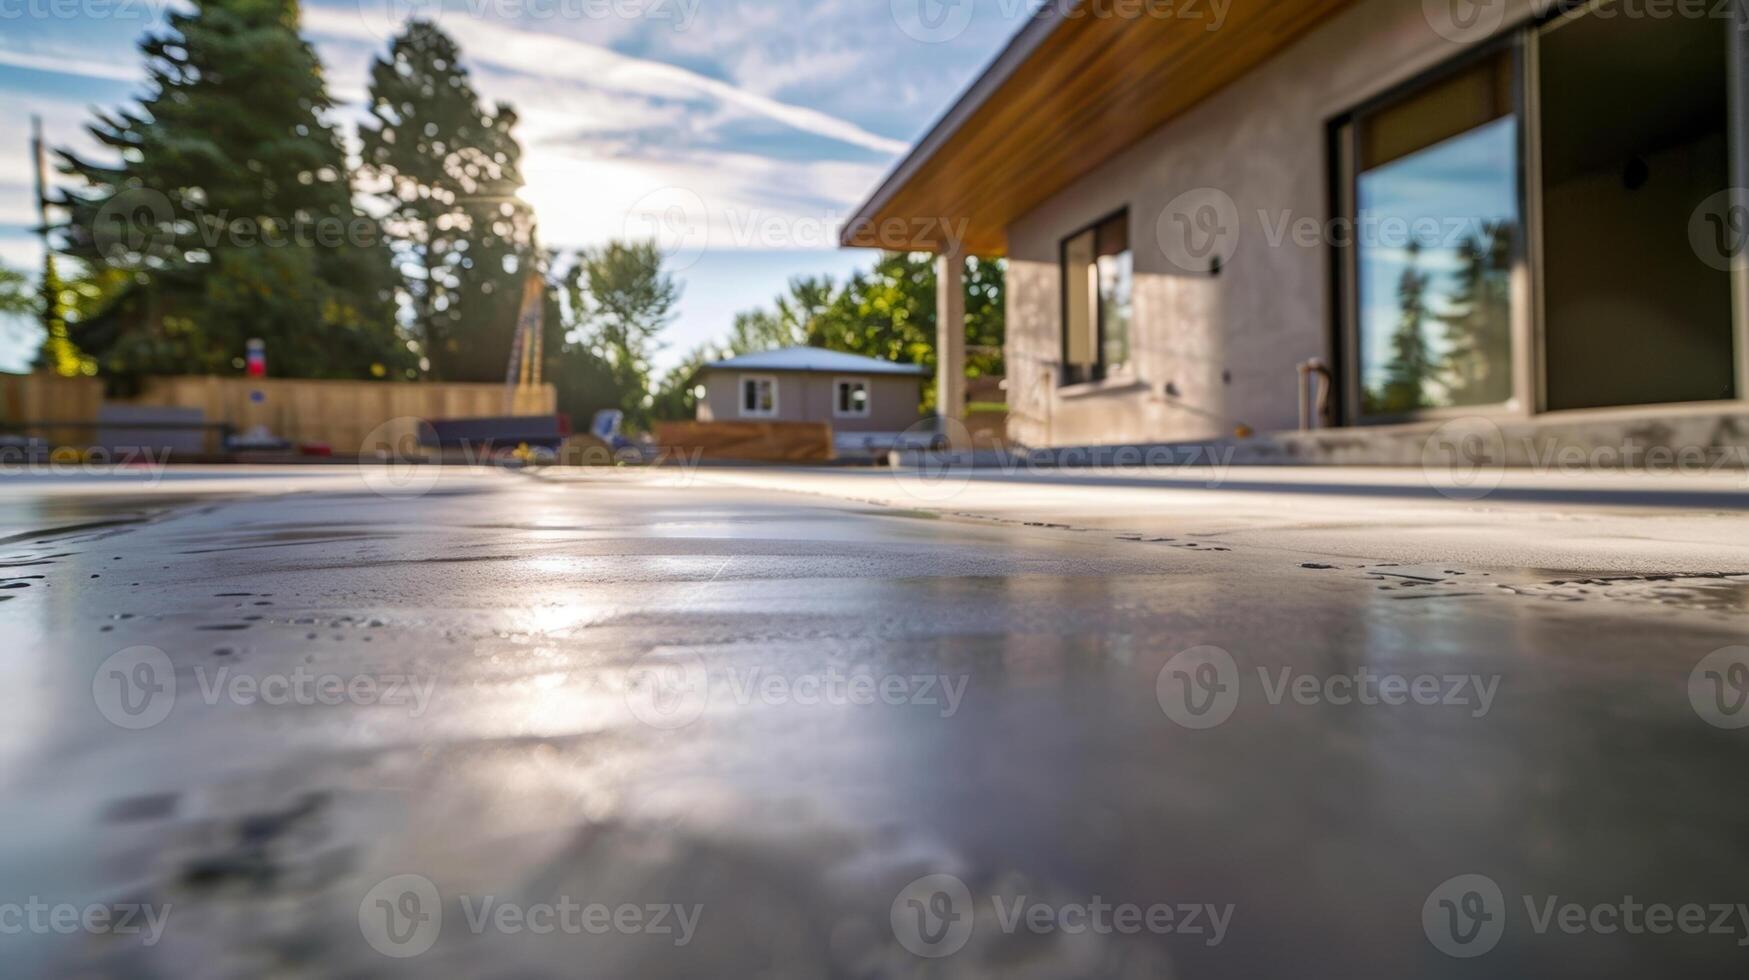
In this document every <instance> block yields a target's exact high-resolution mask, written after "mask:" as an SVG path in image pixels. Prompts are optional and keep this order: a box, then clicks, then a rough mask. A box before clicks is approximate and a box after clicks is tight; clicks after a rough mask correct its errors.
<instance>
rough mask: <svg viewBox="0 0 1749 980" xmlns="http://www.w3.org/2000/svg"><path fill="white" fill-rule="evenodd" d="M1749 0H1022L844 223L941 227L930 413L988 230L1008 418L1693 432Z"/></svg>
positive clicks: (1722, 250) (1739, 412)
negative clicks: (1026, 8) (1021, 15)
mask: <svg viewBox="0 0 1749 980" xmlns="http://www.w3.org/2000/svg"><path fill="white" fill-rule="evenodd" d="M1743 8H1744V3H1743V2H1742V0H1725V2H1706V3H1681V2H1671V3H1651V4H1648V3H1643V2H1629V0H1596V2H1591V3H1557V2H1554V0H1536V2H1521V0H1233V2H1232V3H1231V4H1230V5H1223V4H1207V3H1174V4H1152V3H1135V4H1124V3H1112V2H1096V0H1077V2H1065V3H1061V4H1045V5H1043V6H1042V8H1041V10H1040V12H1039V13H1038V14H1037V16H1036V17H1034V18H1032V19H1031V20H1029V22H1028V23H1027V25H1026V26H1025V27H1024V28H1023V29H1022V30H1021V31H1020V32H1019V33H1018V34H1017V36H1016V37H1015V38H1014V39H1013V41H1012V42H1011V43H1010V44H1009V46H1008V47H1007V48H1006V49H1005V50H1004V51H1003V52H1002V53H1001V54H1000V55H999V56H998V57H997V58H996V60H995V61H994V62H993V63H992V64H991V65H990V66H989V68H988V69H987V70H986V71H985V72H984V74H983V75H982V76H981V77H980V78H978V79H977V81H976V82H974V83H973V85H972V86H971V88H970V90H969V91H967V92H966V93H965V95H964V96H963V97H962V98H961V99H960V100H959V102H958V103H957V104H955V105H954V106H953V107H952V108H951V109H950V110H949V111H948V112H947V113H946V115H945V116H944V117H943V118H942V119H941V120H940V122H939V123H938V124H937V125H936V126H935V127H934V129H933V130H932V131H931V132H929V133H928V135H926V136H925V137H924V138H923V140H922V141H921V142H920V143H919V144H918V145H917V146H916V147H915V149H914V150H913V152H912V153H911V154H910V155H909V156H908V157H907V158H906V159H904V160H903V161H902V162H901V163H900V164H899V165H898V167H897V168H896V169H895V170H894V171H893V173H892V174H891V175H890V176H889V177H888V178H887V179H886V181H885V182H884V183H883V184H882V185H881V186H880V187H879V188H878V189H877V190H876V191H875V192H874V194H873V196H872V197H871V198H870V199H869V201H868V202H867V203H866V204H864V205H863V206H862V207H861V208H860V209H859V211H858V212H857V213H856V215H855V216H854V217H853V219H852V220H851V221H850V222H849V223H848V224H847V225H846V227H845V230H844V232H843V244H844V245H846V246H849V247H867V248H887V249H914V250H926V251H932V252H935V253H937V255H938V257H939V259H938V261H939V273H940V274H939V278H938V282H940V283H942V284H943V286H944V288H942V289H941V290H940V293H939V297H938V312H939V320H938V327H939V331H940V338H939V339H940V343H941V347H940V356H939V361H940V364H941V369H940V375H939V379H938V380H939V385H940V389H939V390H940V391H941V393H942V397H941V398H940V402H941V404H943V405H945V406H957V405H959V404H962V399H961V396H959V394H958V392H959V391H960V390H961V386H962V385H963V375H964V372H963V349H964V347H963V345H964V331H963V322H964V311H963V307H962V305H961V304H962V300H961V298H960V297H961V290H960V289H956V288H953V286H954V285H955V284H957V283H959V282H960V281H961V276H962V270H963V267H964V256H966V255H979V256H1003V257H1006V259H1007V261H1008V272H1007V286H1008V296H1007V302H1008V311H1007V324H1008V327H1007V329H1008V335H1007V350H1006V361H1007V365H1008V392H1009V403H1010V404H1009V434H1010V436H1011V437H1012V438H1013V439H1015V440H1017V441H1018V442H1021V443H1023V444H1026V445H1031V446H1072V445H1096V444H1111V443H1123V442H1169V441H1177V440H1200V439H1207V438H1211V437H1216V436H1222V435H1230V434H1232V433H1233V432H1234V431H1235V430H1243V429H1254V430H1257V431H1259V432H1269V431H1282V430H1294V429H1298V428H1301V427H1329V426H1341V427H1359V426H1397V427H1406V428H1404V429H1403V431H1406V432H1417V431H1427V430H1431V429H1433V428H1435V427H1437V426H1438V425H1439V424H1441V422H1442V421H1444V420H1448V419H1450V418H1453V417H1459V416H1466V417H1467V416H1482V417H1485V418H1488V419H1490V420H1495V421H1497V422H1499V423H1500V424H1501V425H1502V426H1506V425H1512V426H1518V427H1533V428H1534V427H1549V426H1551V425H1553V424H1557V423H1558V424H1559V425H1560V426H1562V427H1563V428H1562V431H1571V430H1572V427H1573V426H1574V425H1575V424H1579V425H1592V424H1596V425H1605V426H1609V425H1614V426H1623V425H1634V426H1640V427H1642V428H1643V427H1644V426H1645V425H1647V424H1651V423H1657V422H1659V420H1668V421H1670V422H1671V423H1672V424H1675V425H1688V426H1690V429H1691V430H1692V429H1693V427H1694V423H1696V422H1697V421H1698V422H1700V423H1701V424H1702V427H1703V430H1704V431H1711V432H1714V433H1715V436H1714V437H1713V438H1715V439H1716V438H1719V436H1718V435H1716V434H1717V433H1727V434H1728V433H1732V432H1735V431H1736V430H1735V429H1733V428H1732V424H1733V419H1736V420H1739V421H1741V420H1742V419H1743V417H1744V410H1745V407H1746V406H1745V405H1744V401H1743V400H1744V398H1745V392H1746V391H1749V357H1746V351H1749V343H1745V331H1746V325H1749V315H1746V313H1745V311H1746V309H1749V306H1746V300H1749V289H1746V288H1745V282H1746V280H1745V263H1744V261H1743V250H1742V246H1743V245H1744V244H1745V240H1746V239H1749V208H1746V207H1745V203H1744V201H1743V200H1742V199H1741V197H1740V196H1738V193H1737V192H1734V191H1732V190H1731V188H1734V187H1744V186H1749V178H1745V176H1744V173H1745V161H1746V159H1749V154H1746V153H1745V152H1744V151H1745V146H1746V144H1745V131H1746V129H1749V127H1746V125H1745V110H1744V107H1745V105H1749V102H1746V101H1745V93H1746V91H1749V90H1746V88H1745V77H1746V73H1745V71H1744V68H1745V51H1746V49H1749V34H1746V33H1745V32H1744V31H1743V30H1742V29H1741V28H1742V25H1744V24H1749V18H1746V16H1745V15H1746V12H1745V10H1744V9H1743ZM1326 384H1327V385H1328V389H1327V391H1326V393H1325V394H1326V397H1324V398H1323V399H1322V400H1321V401H1322V403H1321V404H1319V402H1320V399H1317V398H1315V397H1308V396H1307V394H1305V393H1304V392H1305V390H1306V389H1307V388H1310V389H1311V390H1312V391H1313V393H1316V391H1317V389H1318V388H1319V387H1320V386H1321V385H1326ZM950 412H951V410H950ZM1707 427H1710V428H1707ZM1546 431H1553V430H1552V429H1546ZM1740 438H1741V437H1738V440H1739V441H1740Z"/></svg>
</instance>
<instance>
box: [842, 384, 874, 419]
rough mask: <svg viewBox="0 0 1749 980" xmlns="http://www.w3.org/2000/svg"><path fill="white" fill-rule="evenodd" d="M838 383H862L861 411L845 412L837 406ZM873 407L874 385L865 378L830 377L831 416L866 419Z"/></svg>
mask: <svg viewBox="0 0 1749 980" xmlns="http://www.w3.org/2000/svg"><path fill="white" fill-rule="evenodd" d="M840 385H862V411H860V412H856V411H851V412H845V411H840V410H839V408H838V387H839V386H840ZM873 408H874V386H873V385H871V384H869V383H868V379H867V378H855V377H843V378H833V379H832V417H833V418H835V419H866V418H868V417H869V414H870V412H871V411H872V410H873Z"/></svg>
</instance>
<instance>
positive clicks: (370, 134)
mask: <svg viewBox="0 0 1749 980" xmlns="http://www.w3.org/2000/svg"><path fill="white" fill-rule="evenodd" d="M370 114H371V117H372V120H373V121H372V124H370V125H367V126H365V127H363V128H361V130H360V132H359V137H360V140H361V142H362V143H363V146H364V151H363V157H364V170H363V173H364V175H365V177H366V178H367V180H369V181H371V183H372V184H374V185H375V188H374V189H375V190H376V192H377V196H378V197H379V199H380V200H382V201H383V203H384V204H385V205H386V206H387V208H388V215H387V218H386V221H385V224H386V227H387V228H388V231H389V234H390V237H391V239H392V242H393V245H394V248H395V251H396V253H397V258H398V259H399V261H400V264H401V266H402V269H403V273H404V275H403V286H402V288H403V289H404V291H405V293H406V295H407V298H408V300H409V304H410V306H411V308H412V310H413V320H414V324H415V332H416V333H417V335H418V337H419V339H420V342H421V344H422V346H423V348H424V351H425V353H426V356H427V357H428V358H429V359H430V362H431V369H432V373H433V374H435V375H436V376H437V377H440V378H444V379H446V380H467V381H490V380H493V379H494V373H495V372H496V374H497V375H498V376H501V375H502V372H503V370H504V365H505V363H506V362H507V360H508V358H509V356H510V347H511V344H512V341H513V337H514V333H515V322H516V315H517V305H518V302H519V301H520V297H521V291H522V281H523V278H524V277H525V276H526V275H527V274H528V273H529V271H530V270H532V269H534V268H536V267H537V264H538V261H537V260H538V256H539V248H538V246H537V244H536V241H535V224H534V216H533V213H532V211H531V210H530V209H529V207H528V205H526V204H525V203H523V202H522V201H520V200H518V199H517V197H516V194H517V192H518V191H519V190H521V188H522V183H523V182H522V174H521V157H522V150H521V147H520V146H518V145H517V142H516V140H515V138H514V137H513V136H512V135H511V130H512V128H513V127H514V126H515V125H516V114H515V112H514V111H512V110H511V109H510V107H509V106H506V105H503V104H500V105H498V106H497V107H495V109H494V110H493V111H490V112H488V111H486V110H485V109H483V108H482V107H481V104H480V98H479V95H478V94H477V93H476V92H475V91H474V87H473V84H472V83H471V82H470V81H469V80H468V72H467V70H466V69H465V68H464V67H462V64H461V52H460V50H459V49H458V48H457V46H456V44H455V42H454V41H453V40H452V39H451V38H450V37H449V35H447V34H445V33H444V32H443V31H442V30H440V29H439V28H438V27H436V26H435V25H433V24H431V23H428V22H425V21H418V20H414V21H409V22H408V24H407V26H406V28H405V30H403V31H402V33H401V35H400V36H399V37H397V38H395V40H394V41H393V42H392V43H391V44H390V46H389V53H388V56H387V57H386V58H379V59H378V60H377V61H376V62H375V63H374V64H373V65H372V66H371V87H370Z"/></svg>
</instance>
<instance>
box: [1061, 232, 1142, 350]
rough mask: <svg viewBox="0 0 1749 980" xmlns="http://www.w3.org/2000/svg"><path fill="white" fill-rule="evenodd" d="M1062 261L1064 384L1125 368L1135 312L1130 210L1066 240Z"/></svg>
mask: <svg viewBox="0 0 1749 980" xmlns="http://www.w3.org/2000/svg"><path fill="white" fill-rule="evenodd" d="M1062 265H1063V383H1064V384H1084V383H1087V382H1091V381H1101V380H1104V379H1105V378H1107V377H1110V376H1111V375H1112V374H1114V373H1120V372H1121V371H1123V370H1124V369H1125V368H1126V367H1128V365H1129V362H1130V322H1131V320H1132V316H1133V304H1132V301H1131V296H1132V293H1133V282H1134V262H1133V261H1132V259H1131V254H1130V216H1129V212H1128V211H1123V212H1120V213H1118V214H1115V215H1113V216H1111V217H1109V218H1106V219H1105V220H1103V221H1101V222H1099V223H1098V224H1096V225H1094V226H1092V227H1091V228H1087V229H1085V230H1083V231H1081V232H1079V233H1077V234H1075V235H1071V236H1070V237H1069V238H1067V239H1065V240H1064V242H1063V248H1062Z"/></svg>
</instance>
